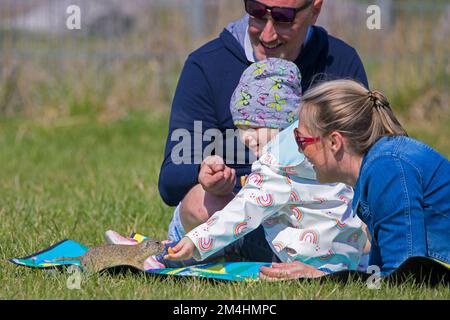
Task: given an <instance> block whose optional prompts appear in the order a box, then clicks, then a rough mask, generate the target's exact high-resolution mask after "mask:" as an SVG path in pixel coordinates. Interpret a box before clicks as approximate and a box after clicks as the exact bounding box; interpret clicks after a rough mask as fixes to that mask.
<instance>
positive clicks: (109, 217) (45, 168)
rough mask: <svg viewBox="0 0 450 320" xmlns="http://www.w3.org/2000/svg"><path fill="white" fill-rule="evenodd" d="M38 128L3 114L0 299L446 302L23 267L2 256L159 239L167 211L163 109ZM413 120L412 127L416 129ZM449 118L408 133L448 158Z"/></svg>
mask: <svg viewBox="0 0 450 320" xmlns="http://www.w3.org/2000/svg"><path fill="white" fill-rule="evenodd" d="M77 119H78V121H75V120H74V119H72V118H69V119H68V121H66V122H63V121H58V122H56V123H55V124H53V125H50V126H49V125H47V126H44V125H39V124H37V123H36V122H32V121H29V120H23V119H17V118H13V119H3V120H0V150H1V152H0V168H1V169H0V220H1V225H0V259H1V262H0V283H1V286H0V299H450V290H449V288H448V287H443V286H440V287H436V288H431V287H427V286H425V285H420V284H414V283H412V282H409V283H406V284H404V285H401V286H394V285H390V284H387V283H382V288H381V289H380V290H370V289H368V288H367V286H366V284H365V283H362V282H357V281H355V282H353V283H351V284H348V285H343V284H340V283H336V282H332V281H329V282H326V283H324V284H320V283H319V282H318V281H291V282H281V283H268V282H257V283H229V282H226V283H222V282H210V281H205V280H202V279H195V278H192V279H182V280H176V279H174V278H155V277H152V276H148V275H144V274H143V273H141V274H132V273H124V274H119V275H110V274H101V275H93V276H83V278H82V282H81V289H80V290H76V289H74V290H70V289H68V288H67V285H66V284H67V281H68V279H70V276H71V275H70V274H68V273H66V272H48V271H43V270H33V269H27V268H21V267H18V266H15V265H12V264H10V263H8V262H7V261H5V260H6V259H9V258H12V257H20V256H24V255H28V254H30V253H32V252H35V251H37V250H41V249H43V248H45V247H46V246H49V245H51V244H53V243H55V242H57V241H59V240H62V239H64V238H70V239H73V240H76V241H79V242H81V243H84V244H87V245H94V244H99V243H102V242H103V233H104V232H105V231H106V230H108V229H114V230H117V231H119V232H121V233H123V234H128V233H130V232H132V231H138V232H141V233H144V234H148V235H151V236H152V237H155V238H161V239H162V238H165V236H166V228H167V226H168V224H169V221H170V218H171V214H172V209H171V208H169V207H167V206H166V205H164V203H163V202H162V200H161V199H160V197H159V195H158V191H157V179H158V173H159V168H160V164H161V161H162V152H163V148H164V142H165V141H164V140H165V137H166V133H167V123H168V117H167V115H155V114H145V113H134V114H131V115H129V116H127V117H126V118H122V119H121V120H118V121H115V122H112V123H99V122H97V121H95V120H93V119H90V118H88V117H87V118H83V117H81V118H77ZM413 127H414V126H411V128H413ZM449 128H450V122H445V123H443V124H442V126H441V127H439V126H434V127H433V130H432V131H420V130H418V129H416V130H415V131H414V133H413V135H414V136H416V137H418V138H422V137H423V138H424V140H426V142H428V143H430V144H431V145H432V146H434V147H435V148H437V149H438V150H439V151H440V152H442V153H443V154H445V155H446V156H447V157H449V155H450V145H449V142H448V139H447V138H441V137H443V136H444V137H448V136H449V133H450V132H449Z"/></svg>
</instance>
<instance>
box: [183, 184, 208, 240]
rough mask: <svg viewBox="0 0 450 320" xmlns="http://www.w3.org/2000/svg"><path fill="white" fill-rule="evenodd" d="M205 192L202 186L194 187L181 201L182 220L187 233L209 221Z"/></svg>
mask: <svg viewBox="0 0 450 320" xmlns="http://www.w3.org/2000/svg"><path fill="white" fill-rule="evenodd" d="M204 199H205V191H204V190H203V188H202V186H201V185H199V184H198V185H196V186H195V187H193V188H192V189H191V190H189V192H188V193H187V194H186V196H185V197H184V198H183V201H181V206H180V219H181V224H182V225H183V228H184V230H185V231H186V232H189V231H190V230H192V229H193V228H195V227H196V226H198V225H200V224H202V223H203V222H205V221H206V220H208V218H209V215H208V210H207V209H206V208H205V206H204V204H203V203H204Z"/></svg>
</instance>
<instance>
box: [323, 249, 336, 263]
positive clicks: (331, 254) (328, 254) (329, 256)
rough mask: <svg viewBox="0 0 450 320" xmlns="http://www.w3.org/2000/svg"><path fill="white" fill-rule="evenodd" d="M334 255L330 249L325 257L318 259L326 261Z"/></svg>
mask: <svg viewBox="0 0 450 320" xmlns="http://www.w3.org/2000/svg"><path fill="white" fill-rule="evenodd" d="M334 254H335V252H334V251H333V250H332V249H330V250H328V252H327V254H326V255H323V256H321V257H319V260H321V261H328V260H330V259H331V258H332V257H333V256H334Z"/></svg>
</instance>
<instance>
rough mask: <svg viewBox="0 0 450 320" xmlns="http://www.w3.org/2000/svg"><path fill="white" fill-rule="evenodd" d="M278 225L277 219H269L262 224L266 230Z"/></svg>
mask: <svg viewBox="0 0 450 320" xmlns="http://www.w3.org/2000/svg"><path fill="white" fill-rule="evenodd" d="M276 223H277V221H276V219H273V218H272V219H267V220H266V221H264V222H263V223H262V225H263V227H264V228H271V227H273V226H274V225H275V224H276Z"/></svg>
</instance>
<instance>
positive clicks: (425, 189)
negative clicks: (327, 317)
mask: <svg viewBox="0 0 450 320" xmlns="http://www.w3.org/2000/svg"><path fill="white" fill-rule="evenodd" d="M353 203H354V212H356V213H357V214H358V216H359V217H360V218H361V220H363V221H364V222H365V223H366V224H367V226H368V229H369V231H370V235H371V237H372V249H371V253H370V261H369V265H377V266H379V267H380V269H381V274H382V275H384V276H385V275H388V274H390V273H392V272H393V271H394V270H395V268H397V267H398V266H399V265H400V264H401V263H402V262H404V261H405V260H406V259H407V258H409V257H411V256H425V257H431V258H435V259H438V260H440V261H443V262H445V263H450V217H449V213H450V162H449V161H448V160H447V159H446V158H445V157H443V156H442V155H440V154H439V153H437V152H436V151H435V150H433V149H432V148H430V147H429V146H427V145H425V144H423V143H421V142H419V141H416V140H414V139H411V138H408V137H403V136H395V137H384V138H382V139H380V140H379V141H378V142H377V143H376V144H375V145H373V146H372V147H371V148H370V150H369V151H368V152H367V153H366V155H365V156H364V158H363V161H362V164H361V169H360V173H359V177H358V180H357V182H356V185H355V195H354V202H353Z"/></svg>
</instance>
